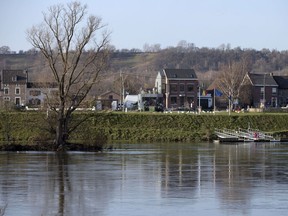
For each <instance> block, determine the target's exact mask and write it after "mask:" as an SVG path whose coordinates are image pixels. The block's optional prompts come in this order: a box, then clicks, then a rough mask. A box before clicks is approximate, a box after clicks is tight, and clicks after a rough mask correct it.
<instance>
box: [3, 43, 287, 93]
mask: <svg viewBox="0 0 288 216" xmlns="http://www.w3.org/2000/svg"><path fill="white" fill-rule="evenodd" d="M243 58H245V59H248V61H249V64H250V68H251V70H253V71H254V72H259V73H261V72H262V73H263V72H269V73H271V72H273V73H280V74H281V75H286V74H288V51H281V52H279V51H277V50H272V51H270V50H267V49H263V50H261V51H257V50H253V49H241V48H235V49H229V48H225V47H223V48H221V49H220V48H219V49H209V48H197V47H188V48H185V47H171V48H167V49H163V50H159V51H157V52H139V51H138V52H134V51H133V52H132V51H129V50H128V51H127V50H126V51H125V52H124V51H114V52H113V53H111V58H110V62H109V69H108V70H107V71H106V72H105V73H104V74H102V75H103V76H102V80H101V84H98V85H97V87H96V88H95V89H94V93H95V94H100V93H102V92H105V91H107V90H114V91H119V88H120V74H122V76H123V78H124V80H125V89H126V90H127V91H128V92H129V93H130V94H132V93H137V92H139V89H140V88H152V87H153V85H154V80H155V77H156V75H157V72H158V71H159V70H161V69H163V68H193V69H195V71H196V73H197V76H198V78H199V80H201V81H202V82H203V81H205V84H207V85H209V83H210V82H212V80H214V79H215V74H217V72H218V71H220V70H221V66H222V65H224V64H228V62H231V61H239V60H240V59H243ZM0 69H28V70H29V79H30V80H37V81H41V79H42V80H43V77H45V80H47V79H49V78H51V77H49V71H48V68H47V66H45V61H44V59H43V58H42V57H41V55H40V54H39V53H37V52H36V53H26V54H25V53H24V54H1V55H0Z"/></svg>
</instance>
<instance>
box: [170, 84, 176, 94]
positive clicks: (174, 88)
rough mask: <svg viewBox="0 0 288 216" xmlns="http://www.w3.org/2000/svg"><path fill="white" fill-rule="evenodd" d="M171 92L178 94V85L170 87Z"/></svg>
mask: <svg viewBox="0 0 288 216" xmlns="http://www.w3.org/2000/svg"><path fill="white" fill-rule="evenodd" d="M170 92H177V85H176V84H171V85H170Z"/></svg>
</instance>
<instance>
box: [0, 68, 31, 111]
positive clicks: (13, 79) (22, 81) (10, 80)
mask: <svg viewBox="0 0 288 216" xmlns="http://www.w3.org/2000/svg"><path fill="white" fill-rule="evenodd" d="M0 79H1V88H0V97H1V102H3V103H8V102H9V103H13V104H15V105H17V106H20V105H24V104H26V90H27V81H28V74H27V70H2V71H1V78H0Z"/></svg>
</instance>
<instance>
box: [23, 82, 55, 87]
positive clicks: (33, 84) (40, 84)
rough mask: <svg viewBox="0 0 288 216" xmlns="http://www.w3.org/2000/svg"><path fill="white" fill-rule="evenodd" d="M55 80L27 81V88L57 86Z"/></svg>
mask: <svg viewBox="0 0 288 216" xmlns="http://www.w3.org/2000/svg"><path fill="white" fill-rule="evenodd" d="M57 87H58V84H57V83H56V82H28V83H27V88H57Z"/></svg>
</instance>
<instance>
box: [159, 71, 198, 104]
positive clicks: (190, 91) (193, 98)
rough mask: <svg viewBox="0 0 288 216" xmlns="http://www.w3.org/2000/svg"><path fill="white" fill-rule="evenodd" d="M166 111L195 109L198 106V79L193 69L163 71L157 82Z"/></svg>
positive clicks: (160, 72)
mask: <svg viewBox="0 0 288 216" xmlns="http://www.w3.org/2000/svg"><path fill="white" fill-rule="evenodd" d="M155 88H156V91H157V93H158V94H162V95H163V102H164V107H165V108H166V109H183V108H188V109H191V108H192V109H193V108H195V107H196V106H197V93H198V78H197V76H196V73H195V71H194V70H193V69H163V70H162V71H159V72H158V74H157V77H156V80H155Z"/></svg>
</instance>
